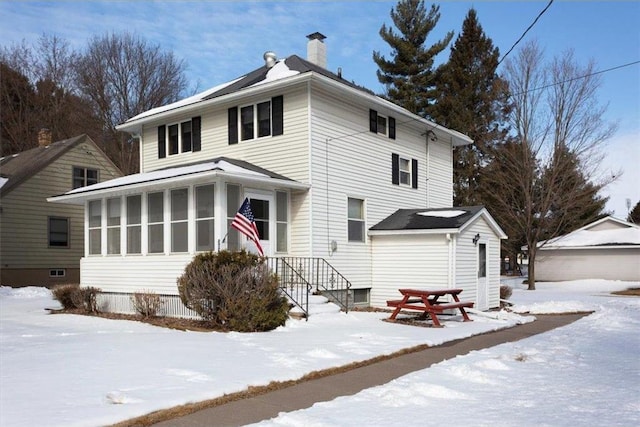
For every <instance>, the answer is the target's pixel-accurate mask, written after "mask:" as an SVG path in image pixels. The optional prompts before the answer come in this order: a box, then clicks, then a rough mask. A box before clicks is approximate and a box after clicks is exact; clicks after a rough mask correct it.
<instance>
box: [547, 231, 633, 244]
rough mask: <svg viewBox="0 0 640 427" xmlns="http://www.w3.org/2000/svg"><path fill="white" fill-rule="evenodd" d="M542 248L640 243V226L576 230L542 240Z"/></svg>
mask: <svg viewBox="0 0 640 427" xmlns="http://www.w3.org/2000/svg"><path fill="white" fill-rule="evenodd" d="M543 244H544V246H542V247H541V249H559V248H579V247H592V246H623V245H640V228H636V227H627V228H618V229H610V230H598V231H594V230H582V229H581V230H576V231H574V232H571V233H569V234H565V235H564V236H560V237H556V238H555V239H550V240H549V241H547V242H540V244H539V245H543Z"/></svg>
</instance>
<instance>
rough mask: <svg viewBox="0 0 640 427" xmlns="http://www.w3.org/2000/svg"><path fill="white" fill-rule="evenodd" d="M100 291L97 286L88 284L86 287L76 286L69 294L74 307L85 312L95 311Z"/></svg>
mask: <svg viewBox="0 0 640 427" xmlns="http://www.w3.org/2000/svg"><path fill="white" fill-rule="evenodd" d="M100 292H101V290H100V289H99V288H94V287H92V286H88V287H86V288H78V290H77V292H74V293H73V294H72V296H71V299H72V301H73V304H74V306H75V307H76V308H79V309H81V310H84V311H86V312H87V313H97V312H98V311H99V310H98V294H99V293H100Z"/></svg>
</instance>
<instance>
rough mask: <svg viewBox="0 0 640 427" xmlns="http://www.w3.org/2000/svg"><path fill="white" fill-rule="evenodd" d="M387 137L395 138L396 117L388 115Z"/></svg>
mask: <svg viewBox="0 0 640 427" xmlns="http://www.w3.org/2000/svg"><path fill="white" fill-rule="evenodd" d="M389 138H391V139H396V119H394V118H393V117H389Z"/></svg>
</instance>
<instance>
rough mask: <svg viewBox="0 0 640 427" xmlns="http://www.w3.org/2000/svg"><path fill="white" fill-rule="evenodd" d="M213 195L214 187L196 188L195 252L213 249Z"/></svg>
mask: <svg viewBox="0 0 640 427" xmlns="http://www.w3.org/2000/svg"><path fill="white" fill-rule="evenodd" d="M214 194H215V186H214V185H213V184H211V185H203V186H201V187H196V250H197V251H212V250H214V249H215V247H214V245H215V235H214V200H215V199H214Z"/></svg>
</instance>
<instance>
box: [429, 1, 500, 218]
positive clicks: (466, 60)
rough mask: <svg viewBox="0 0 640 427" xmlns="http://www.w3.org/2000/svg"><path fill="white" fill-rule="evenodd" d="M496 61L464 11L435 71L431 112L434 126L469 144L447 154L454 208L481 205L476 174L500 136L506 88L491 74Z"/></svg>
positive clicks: (473, 18)
mask: <svg viewBox="0 0 640 427" xmlns="http://www.w3.org/2000/svg"><path fill="white" fill-rule="evenodd" d="M499 56H500V54H499V51H498V48H497V47H494V45H493V42H492V40H491V39H490V38H488V37H487V36H486V35H485V33H484V31H483V29H482V27H481V25H480V23H479V22H478V18H477V15H476V11H475V10H474V9H470V10H469V12H468V13H467V16H466V18H465V20H464V22H463V24H462V33H461V34H460V35H459V36H458V38H457V39H456V41H455V43H454V45H453V47H452V48H451V55H450V57H449V61H448V62H447V63H446V64H444V65H443V66H442V67H441V69H440V70H439V73H438V87H437V99H436V103H435V105H434V106H433V108H432V113H433V114H432V117H433V119H434V120H435V121H436V123H438V124H440V125H443V126H445V127H448V128H450V129H455V130H457V131H459V132H462V133H464V134H466V135H468V136H469V137H471V139H473V140H474V143H473V144H472V145H467V146H463V147H457V148H456V149H455V150H454V152H453V157H454V171H453V174H454V206H470V205H478V204H485V203H486V201H485V200H483V197H482V193H481V190H482V189H481V182H480V181H481V179H482V170H483V167H484V166H485V165H486V164H487V163H488V162H489V161H490V160H491V159H490V158H489V152H490V148H491V146H493V145H494V144H495V143H497V142H500V141H503V140H504V138H505V137H506V133H507V129H506V128H505V124H506V123H507V121H508V117H507V113H508V105H507V102H506V100H507V96H506V92H507V85H506V83H505V82H504V81H503V80H502V79H500V77H499V76H498V75H497V74H496V68H497V66H498V60H499ZM489 208H490V207H489ZM490 210H491V209H490Z"/></svg>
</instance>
